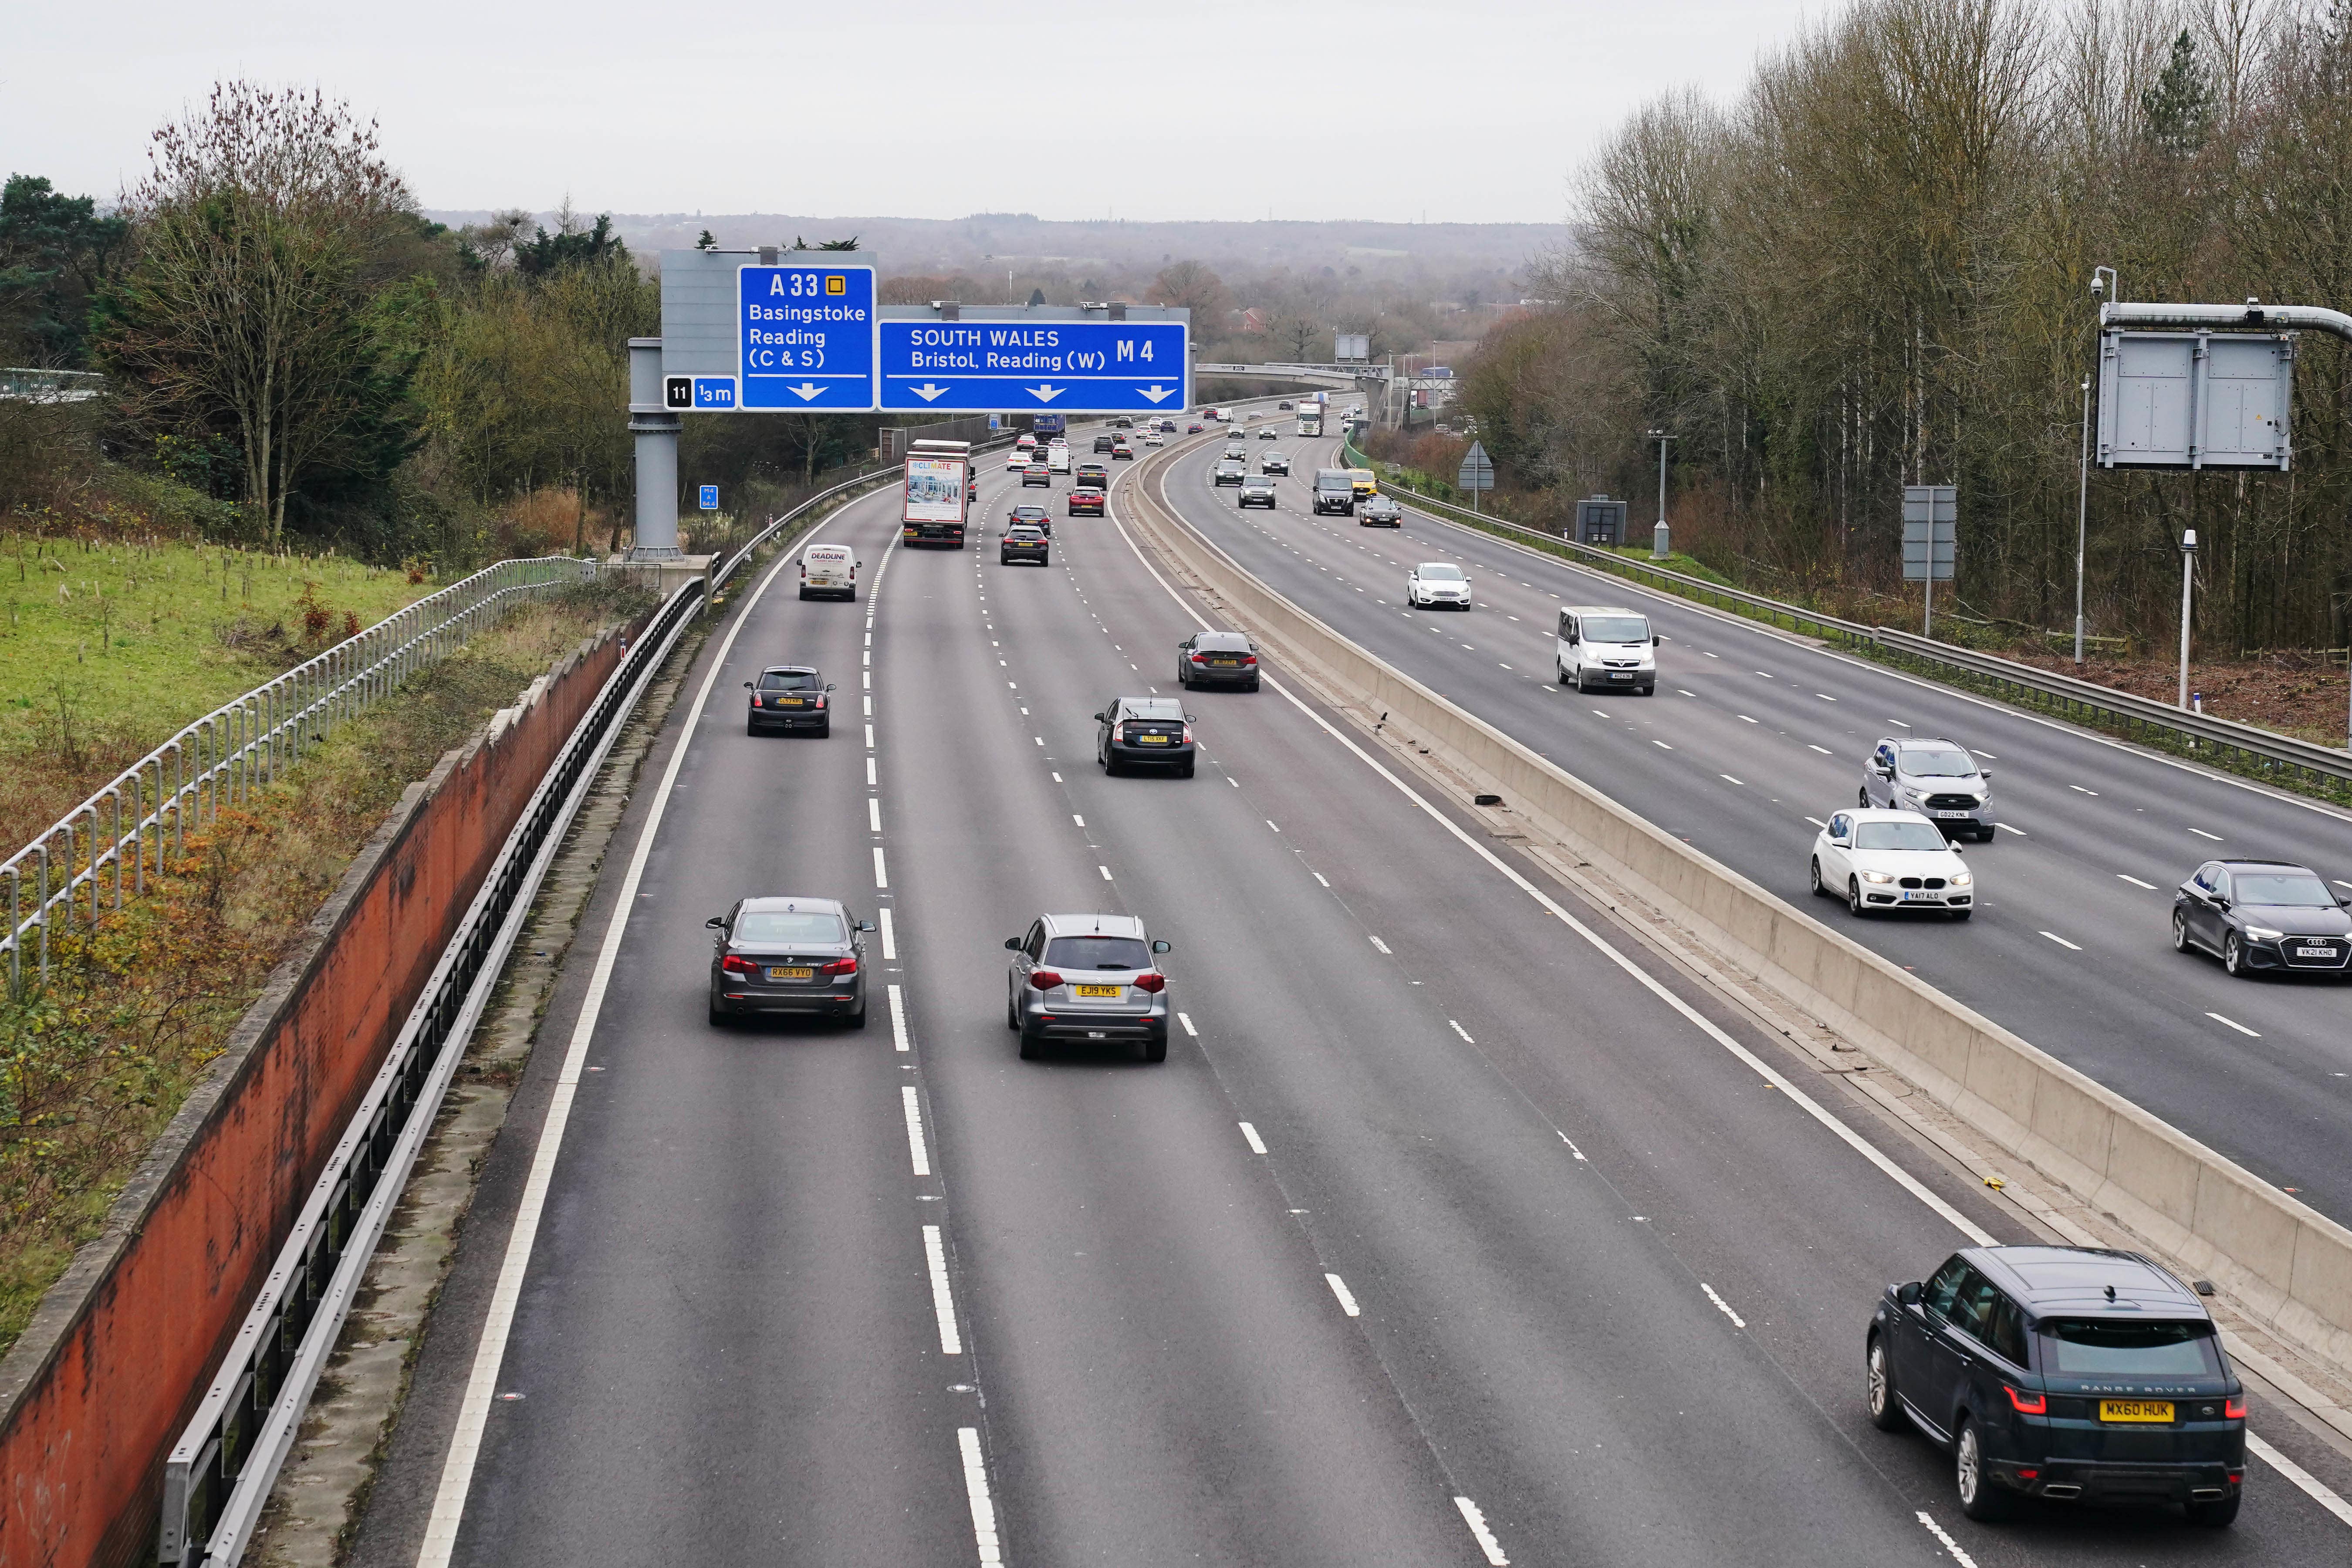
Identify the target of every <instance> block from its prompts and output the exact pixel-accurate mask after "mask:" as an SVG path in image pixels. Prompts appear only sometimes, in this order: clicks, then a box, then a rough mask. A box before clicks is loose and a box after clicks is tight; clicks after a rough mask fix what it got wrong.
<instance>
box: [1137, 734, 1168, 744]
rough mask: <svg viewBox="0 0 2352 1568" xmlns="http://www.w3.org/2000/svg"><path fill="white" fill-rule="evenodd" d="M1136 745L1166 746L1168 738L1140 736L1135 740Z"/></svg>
mask: <svg viewBox="0 0 2352 1568" xmlns="http://www.w3.org/2000/svg"><path fill="white" fill-rule="evenodd" d="M1135 743H1136V744H1137V745H1139V746H1164V745H1166V744H1167V743H1168V737H1167V736H1165V735H1138V736H1137V737H1136V738H1135Z"/></svg>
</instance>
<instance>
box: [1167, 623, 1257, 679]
mask: <svg viewBox="0 0 2352 1568" xmlns="http://www.w3.org/2000/svg"><path fill="white" fill-rule="evenodd" d="M1257 683H1258V666H1257V645H1256V644H1255V643H1254V642H1252V641H1250V640H1249V638H1248V637H1245V636H1244V635H1243V634H1242V633H1240V632H1194V633H1193V634H1192V636H1191V637H1186V638H1185V639H1184V640H1183V641H1182V642H1180V643H1178V644H1177V645H1176V684H1177V685H1179V686H1182V687H1186V688H1191V687H1194V686H1239V687H1242V688H1244V689H1247V690H1250V691H1255V690H1256V689H1257Z"/></svg>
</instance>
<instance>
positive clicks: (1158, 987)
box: [1135, 972, 1168, 991]
mask: <svg viewBox="0 0 2352 1568" xmlns="http://www.w3.org/2000/svg"><path fill="white" fill-rule="evenodd" d="M1135 988H1136V989H1137V990H1138V991H1164V990H1166V989H1167V988H1168V976H1166V975H1164V974H1160V973H1156V972H1154V973H1148V974H1139V975H1137V976H1136V977H1135Z"/></svg>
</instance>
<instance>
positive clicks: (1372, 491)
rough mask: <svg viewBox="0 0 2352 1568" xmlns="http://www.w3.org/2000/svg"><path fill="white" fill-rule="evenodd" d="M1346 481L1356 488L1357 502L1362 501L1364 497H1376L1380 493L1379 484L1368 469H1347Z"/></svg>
mask: <svg viewBox="0 0 2352 1568" xmlns="http://www.w3.org/2000/svg"><path fill="white" fill-rule="evenodd" d="M1348 479H1349V482H1350V483H1352V484H1353V485H1354V486H1355V488H1356V499H1357V500H1363V499H1364V498H1365V497H1366V496H1376V495H1378V494H1380V493H1381V482H1380V480H1379V479H1377V478H1375V477H1374V475H1373V473H1372V470H1371V469H1370V468H1349V470H1348Z"/></svg>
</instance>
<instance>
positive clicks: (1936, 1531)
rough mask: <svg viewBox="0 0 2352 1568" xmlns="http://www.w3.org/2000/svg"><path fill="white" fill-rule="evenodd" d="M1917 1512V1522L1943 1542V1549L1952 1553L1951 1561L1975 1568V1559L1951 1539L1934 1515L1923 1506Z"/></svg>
mask: <svg viewBox="0 0 2352 1568" xmlns="http://www.w3.org/2000/svg"><path fill="white" fill-rule="evenodd" d="M1917 1512H1918V1519H1919V1522H1920V1523H1921V1524H1924V1525H1926V1526H1927V1533H1928V1534H1930V1535H1932V1536H1934V1537H1935V1538H1936V1539H1937V1541H1940V1542H1943V1543H1944V1550H1945V1551H1947V1552H1950V1553H1951V1554H1952V1561H1953V1562H1955V1563H1958V1564H1959V1565H1960V1568H1977V1560H1976V1559H1975V1558H1973V1557H1971V1556H1969V1554H1968V1552H1966V1551H1965V1550H1964V1549H1963V1548H1962V1547H1961V1545H1960V1543H1959V1542H1957V1541H1955V1540H1953V1539H1952V1533H1951V1531H1948V1530H1946V1529H1945V1528H1944V1527H1943V1526H1942V1525H1940V1524H1937V1522H1936V1520H1935V1516H1934V1515H1933V1514H1930V1513H1929V1512H1928V1511H1927V1510H1926V1509H1924V1508H1923V1509H1920V1510H1917Z"/></svg>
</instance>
